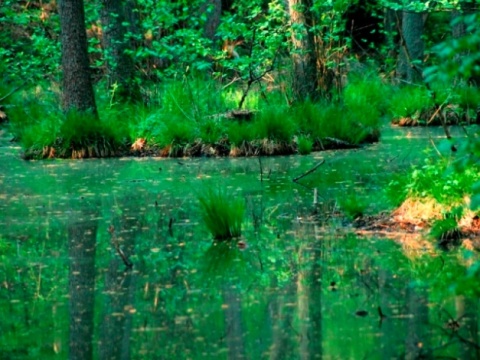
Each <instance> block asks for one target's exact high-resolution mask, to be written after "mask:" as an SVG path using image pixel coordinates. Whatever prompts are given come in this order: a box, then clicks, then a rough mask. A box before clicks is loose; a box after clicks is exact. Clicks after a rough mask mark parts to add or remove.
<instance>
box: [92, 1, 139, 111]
mask: <svg viewBox="0 0 480 360" xmlns="http://www.w3.org/2000/svg"><path fill="white" fill-rule="evenodd" d="M134 9H135V2H134V0H126V1H125V0H102V11H101V20H102V27H103V47H104V50H105V59H106V64H107V72H108V73H107V84H108V89H109V90H110V91H112V94H113V97H114V99H116V100H119V101H120V102H125V101H133V102H136V101H140V100H141V93H140V87H139V85H138V84H137V83H136V82H135V64H134V61H133V58H132V56H131V53H129V52H128V51H129V50H133V48H134V47H135V44H134V42H133V41H132V42H129V41H128V39H127V32H130V33H135V32H136V26H135V25H136V19H135V15H134V14H135V12H134ZM125 24H128V25H127V26H126V25H125Z"/></svg>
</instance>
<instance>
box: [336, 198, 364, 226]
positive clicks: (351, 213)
mask: <svg viewBox="0 0 480 360" xmlns="http://www.w3.org/2000/svg"><path fill="white" fill-rule="evenodd" d="M339 205H340V208H341V209H342V210H343V212H344V214H345V215H346V216H347V218H349V219H351V220H355V219H357V218H359V217H361V216H363V215H365V211H366V209H367V207H368V202H367V201H366V200H365V199H363V198H361V197H360V196H358V195H357V194H355V193H351V194H347V196H345V197H344V198H342V199H340V200H339Z"/></svg>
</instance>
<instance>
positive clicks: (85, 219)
mask: <svg viewBox="0 0 480 360" xmlns="http://www.w3.org/2000/svg"><path fill="white" fill-rule="evenodd" d="M72 218H74V216H72ZM97 228H98V221H97V219H96V216H95V211H84V212H82V213H81V214H80V215H79V216H78V218H77V221H75V222H72V223H70V224H69V225H68V249H69V257H70V268H69V274H68V279H69V295H70V298H69V312H70V338H69V348H70V356H69V358H70V359H73V360H77V359H78V360H83V359H92V358H93V345H92V340H93V339H92V337H93V330H94V316H93V314H94V299H95V292H94V291H95V249H96V237H97Z"/></svg>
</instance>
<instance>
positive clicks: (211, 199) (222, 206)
mask: <svg viewBox="0 0 480 360" xmlns="http://www.w3.org/2000/svg"><path fill="white" fill-rule="evenodd" d="M198 200H199V201H200V208H201V211H202V218H203V221H204V223H205V225H206V226H207V228H208V230H209V231H210V232H211V234H212V235H213V238H214V239H215V240H228V239H233V238H236V237H239V236H240V235H241V232H242V220H243V216H244V213H245V201H244V200H243V199H241V198H238V197H234V196H233V195H232V194H230V193H228V192H227V191H226V190H222V189H216V190H214V189H209V190H207V191H206V192H205V193H204V194H203V195H201V196H199V197H198Z"/></svg>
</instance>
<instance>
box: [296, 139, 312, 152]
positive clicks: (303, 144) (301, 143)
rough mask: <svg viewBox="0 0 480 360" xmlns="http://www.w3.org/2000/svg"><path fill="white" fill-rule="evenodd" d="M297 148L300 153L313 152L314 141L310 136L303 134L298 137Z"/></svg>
mask: <svg viewBox="0 0 480 360" xmlns="http://www.w3.org/2000/svg"><path fill="white" fill-rule="evenodd" d="M297 149H298V153H299V154H300V155H308V154H310V153H311V152H312V149H313V141H312V139H310V138H309V137H308V136H304V135H301V136H299V137H298V139H297Z"/></svg>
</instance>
